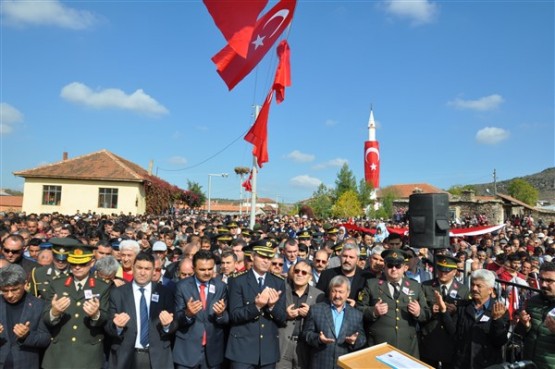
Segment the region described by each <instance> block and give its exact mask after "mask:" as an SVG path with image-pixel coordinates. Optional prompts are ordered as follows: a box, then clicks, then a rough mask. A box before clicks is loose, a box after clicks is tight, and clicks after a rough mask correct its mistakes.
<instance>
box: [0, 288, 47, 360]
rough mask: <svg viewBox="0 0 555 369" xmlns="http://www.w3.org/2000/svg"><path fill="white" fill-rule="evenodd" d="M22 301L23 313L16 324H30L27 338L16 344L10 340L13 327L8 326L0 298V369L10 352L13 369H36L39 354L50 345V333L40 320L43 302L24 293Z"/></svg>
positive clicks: (4, 306)
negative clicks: (0, 329)
mask: <svg viewBox="0 0 555 369" xmlns="http://www.w3.org/2000/svg"><path fill="white" fill-rule="evenodd" d="M23 299H24V301H23V304H24V305H23V311H22V312H21V318H20V319H19V322H18V323H25V322H30V323H31V327H30V332H29V334H28V335H27V337H25V339H24V340H23V341H21V342H18V341H17V340H14V341H12V340H11V337H10V334H9V332H10V331H12V330H13V327H10V326H8V319H7V316H6V305H7V302H6V300H4V299H3V298H2V297H0V324H2V325H3V326H4V332H2V333H1V334H0V368H3V367H4V364H5V362H6V358H7V356H8V354H9V353H10V352H11V354H12V361H13V367H14V368H38V367H39V366H40V361H39V356H40V352H41V351H42V349H44V348H45V347H47V346H48V345H49V344H50V333H49V332H48V329H47V328H46V325H45V324H44V321H43V320H42V311H43V310H44V300H40V299H38V298H36V297H35V296H32V295H31V294H29V293H26V294H25V296H24V297H23Z"/></svg>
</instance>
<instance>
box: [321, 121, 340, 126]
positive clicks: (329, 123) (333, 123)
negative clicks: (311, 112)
mask: <svg viewBox="0 0 555 369" xmlns="http://www.w3.org/2000/svg"><path fill="white" fill-rule="evenodd" d="M337 123H338V122H337V121H336V120H333V119H326V121H325V122H324V125H326V126H328V127H333V126H335V125H337Z"/></svg>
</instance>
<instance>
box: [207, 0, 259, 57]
mask: <svg viewBox="0 0 555 369" xmlns="http://www.w3.org/2000/svg"><path fill="white" fill-rule="evenodd" d="M203 2H204V5H206V8H207V9H208V12H209V13H210V15H211V16H212V19H213V20H214V23H216V26H217V27H218V29H219V30H220V31H221V32H222V34H223V35H224V37H225V39H226V40H227V43H228V45H229V46H230V47H231V48H232V49H233V50H235V52H236V53H237V54H238V55H240V56H241V57H243V58H246V57H247V52H248V50H249V43H250V41H251V38H252V31H253V30H254V26H255V25H256V19H257V18H258V15H259V14H260V12H261V11H262V10H263V9H264V7H265V6H266V4H268V0H204V1H203Z"/></svg>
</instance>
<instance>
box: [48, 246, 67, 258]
mask: <svg viewBox="0 0 555 369" xmlns="http://www.w3.org/2000/svg"><path fill="white" fill-rule="evenodd" d="M68 255H69V247H66V246H61V245H52V256H53V257H54V259H56V260H58V261H67V257H68Z"/></svg>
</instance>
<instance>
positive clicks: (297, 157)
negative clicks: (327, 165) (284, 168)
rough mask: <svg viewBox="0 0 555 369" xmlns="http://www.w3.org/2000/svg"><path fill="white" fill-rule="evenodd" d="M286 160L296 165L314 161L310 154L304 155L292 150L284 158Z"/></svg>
mask: <svg viewBox="0 0 555 369" xmlns="http://www.w3.org/2000/svg"><path fill="white" fill-rule="evenodd" d="M285 157H286V158H287V159H291V160H293V161H295V162H297V163H308V162H311V161H314V158H315V156H314V155H311V154H305V153H302V152H300V151H299V150H293V151H291V152H290V153H289V154H287V155H286V156H285Z"/></svg>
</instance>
